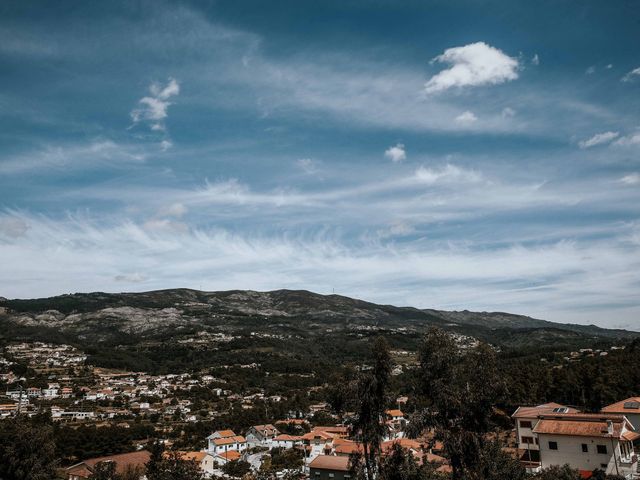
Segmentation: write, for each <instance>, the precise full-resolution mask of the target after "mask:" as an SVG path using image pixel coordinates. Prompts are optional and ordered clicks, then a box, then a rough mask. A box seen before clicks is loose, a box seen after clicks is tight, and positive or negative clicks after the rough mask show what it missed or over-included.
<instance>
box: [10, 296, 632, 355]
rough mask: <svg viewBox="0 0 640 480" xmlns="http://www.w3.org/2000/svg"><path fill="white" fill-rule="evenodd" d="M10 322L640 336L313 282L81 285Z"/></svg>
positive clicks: (181, 330) (32, 331)
mask: <svg viewBox="0 0 640 480" xmlns="http://www.w3.org/2000/svg"><path fill="white" fill-rule="evenodd" d="M3 311H4V313H2V312H3ZM2 325H4V327H5V328H3V330H4V331H5V333H4V334H2V333H0V339H2V338H3V337H4V340H5V341H7V340H14V339H21V338H26V337H28V338H37V339H39V340H47V339H50V338H52V337H53V338H56V339H62V340H67V341H70V342H72V343H74V342H75V343H78V342H86V343H90V344H93V343H95V342H99V343H104V342H106V343H118V342H123V343H131V342H136V341H137V342H144V341H152V340H154V339H155V340H157V339H163V341H165V340H167V339H182V340H185V339H188V338H191V337H194V336H197V335H200V336H202V335H206V334H222V333H226V334H242V332H244V333H245V334H254V335H255V334H256V333H264V334H275V335H291V334H293V335H298V336H300V337H305V338H306V337H308V336H313V335H318V334H324V335H338V334H340V332H342V333H345V332H346V333H349V334H352V333H353V332H356V331H357V332H375V331H385V330H386V331H392V332H395V333H396V334H398V335H407V336H417V335H419V334H420V333H421V332H424V331H425V330H426V329H427V328H429V327H431V326H437V327H440V328H444V329H446V330H449V331H452V332H455V333H457V334H460V335H464V336H469V337H473V338H477V339H479V340H482V341H486V342H489V343H492V344H494V345H497V346H500V347H505V348H522V347H531V346H534V347H535V346H540V347H547V346H555V345H566V346H568V347H574V346H589V345H592V344H593V343H594V342H602V341H607V342H617V341H626V340H629V339H632V338H635V337H638V336H640V333H638V332H631V331H627V330H619V329H617V330H614V329H605V328H601V327H598V326H595V325H577V324H567V323H555V322H550V321H546V320H540V319H535V318H531V317H527V316H523V315H516V314H511V313H503V312H470V311H466V310H465V311H441V310H434V309H417V308H412V307H397V306H393V305H378V304H374V303H370V302H366V301H362V300H357V299H353V298H349V297H345V296H341V295H320V294H317V293H313V292H309V291H305V290H275V291H270V292H256V291H249V290H230V291H221V292H203V291H198V290H191V289H170V290H157V291H150V292H142V293H102V292H94V293H75V294H67V295H60V296H56V297H50V298H37V299H13V300H10V299H5V298H2V297H0V326H2ZM196 338H197V337H196Z"/></svg>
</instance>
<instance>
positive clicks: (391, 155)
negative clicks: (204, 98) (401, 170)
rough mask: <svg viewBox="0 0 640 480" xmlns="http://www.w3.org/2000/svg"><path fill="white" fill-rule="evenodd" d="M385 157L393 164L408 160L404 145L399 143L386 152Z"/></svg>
mask: <svg viewBox="0 0 640 480" xmlns="http://www.w3.org/2000/svg"><path fill="white" fill-rule="evenodd" d="M384 156H385V157H387V158H388V159H389V160H391V161H392V162H393V163H398V162H402V161H403V160H406V159H407V152H406V150H405V148H404V145H403V144H402V143H398V144H396V145H395V146H393V147H389V148H387V149H386V150H385V152H384Z"/></svg>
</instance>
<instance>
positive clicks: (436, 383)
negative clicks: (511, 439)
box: [414, 328, 511, 480]
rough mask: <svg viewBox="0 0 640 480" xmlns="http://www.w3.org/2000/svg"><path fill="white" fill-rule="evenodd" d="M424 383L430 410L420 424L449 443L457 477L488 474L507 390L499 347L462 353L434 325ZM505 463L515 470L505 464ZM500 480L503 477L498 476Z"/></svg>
mask: <svg viewBox="0 0 640 480" xmlns="http://www.w3.org/2000/svg"><path fill="white" fill-rule="evenodd" d="M419 360H420V381H421V382H420V387H421V393H422V395H424V397H425V398H424V403H425V404H426V409H424V410H423V412H422V413H421V415H419V417H418V419H417V421H416V422H415V425H414V428H417V429H423V428H429V429H432V430H433V431H434V432H435V437H436V438H437V439H439V440H441V441H442V442H443V444H444V450H445V452H446V454H447V456H448V458H449V461H450V463H451V468H452V475H451V476H452V479H453V480H462V479H465V480H466V479H468V478H469V479H475V478H478V479H480V478H482V479H484V478H487V477H486V476H484V475H486V471H487V466H486V459H487V458H489V457H487V455H486V454H485V452H486V451H495V447H494V446H492V445H487V442H486V436H487V433H488V432H489V431H490V430H491V427H492V424H491V417H492V415H493V409H494V406H495V404H496V403H497V401H498V400H499V399H500V398H501V397H502V396H503V394H504V390H505V389H504V383H503V381H502V380H501V378H500V376H499V374H498V369H497V362H496V356H495V353H494V351H493V350H492V349H491V348H490V347H489V346H487V345H485V344H480V345H478V346H477V347H474V348H472V349H470V350H468V351H461V350H460V349H459V348H458V347H457V345H456V343H455V341H454V339H453V337H452V336H451V335H450V334H448V333H447V332H445V331H443V330H440V329H437V328H432V329H430V330H429V332H427V335H426V336H425V338H424V341H423V343H422V345H421V346H420V350H419ZM504 467H506V468H507V469H509V468H511V467H510V466H509V465H508V464H506V463H505V465H504ZM496 478H497V477H496Z"/></svg>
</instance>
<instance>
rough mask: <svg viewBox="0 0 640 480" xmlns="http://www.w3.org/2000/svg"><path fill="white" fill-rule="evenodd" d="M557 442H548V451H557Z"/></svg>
mask: <svg viewBox="0 0 640 480" xmlns="http://www.w3.org/2000/svg"><path fill="white" fill-rule="evenodd" d="M557 449H558V442H549V450H557Z"/></svg>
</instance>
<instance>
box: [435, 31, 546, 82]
mask: <svg viewBox="0 0 640 480" xmlns="http://www.w3.org/2000/svg"><path fill="white" fill-rule="evenodd" d="M534 58H538V57H537V56H536V57H534ZM434 62H438V63H445V64H449V65H451V67H450V68H448V69H446V70H443V71H441V72H440V73H438V74H436V75H434V76H433V77H431V78H430V79H429V81H428V82H427V83H426V84H425V86H424V90H425V92H427V93H438V92H442V91H445V90H448V89H450V88H462V87H478V86H482V85H497V84H500V83H504V82H508V81H511V80H515V79H517V78H518V66H519V64H518V60H517V59H516V58H513V57H510V56H508V55H506V54H505V53H504V52H503V51H502V50H500V49H497V48H495V47H492V46H491V45H487V44H486V43H484V42H476V43H470V44H469V45H465V46H463V47H454V48H448V49H447V50H445V51H444V53H443V54H442V55H438V56H437V57H435V58H434V59H433V60H432V63H434ZM538 62H539V60H538Z"/></svg>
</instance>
